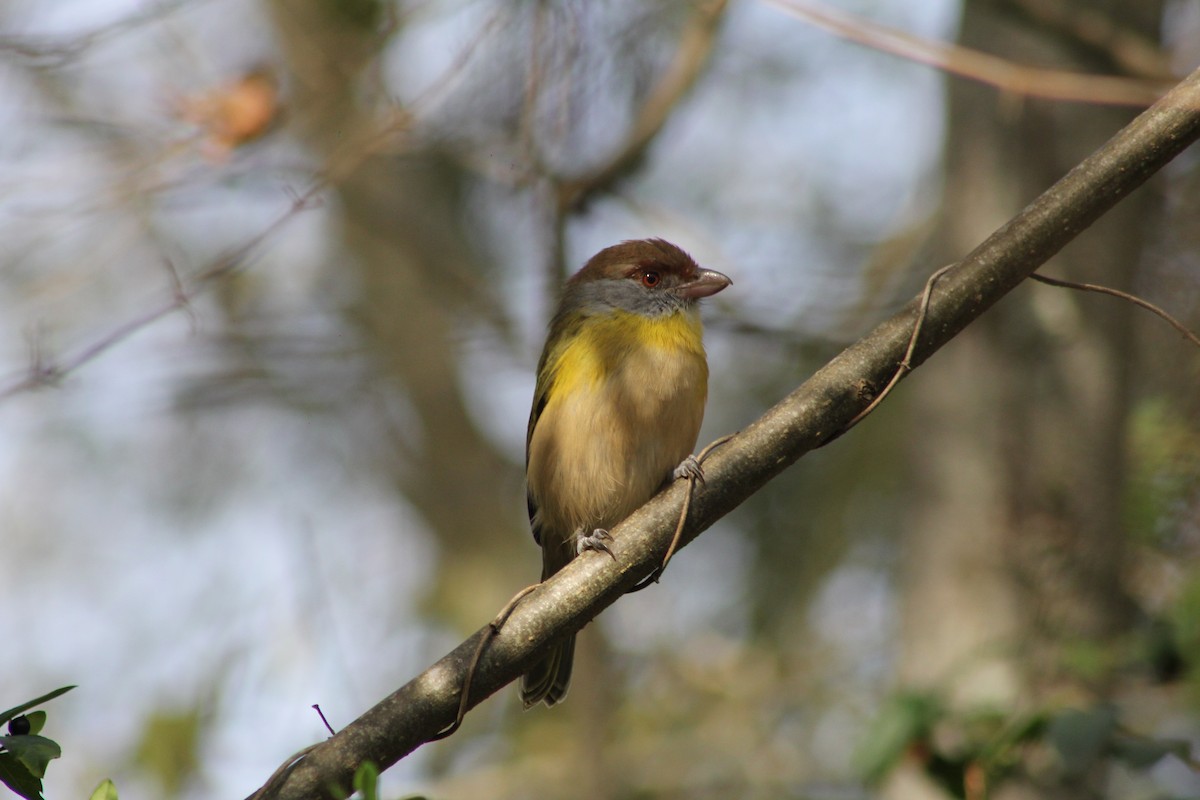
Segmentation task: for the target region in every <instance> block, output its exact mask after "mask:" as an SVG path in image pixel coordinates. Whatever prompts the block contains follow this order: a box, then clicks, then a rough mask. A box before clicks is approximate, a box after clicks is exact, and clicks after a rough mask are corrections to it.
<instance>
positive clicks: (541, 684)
mask: <svg viewBox="0 0 1200 800" xmlns="http://www.w3.org/2000/svg"><path fill="white" fill-rule="evenodd" d="M574 660H575V636H574V634H572V635H571V636H569V637H568V638H567V639H565V640H563V641H562V642H559V643H558V644H556V645H555V646H554V649H553V650H551V651H550V654H549V655H548V656H546V657H545V658H543V659H542V660H541V661H539V662H538V663H537V664H534V666H533V669H531V670H529V672H528V673H526V674H525V676H524V677H523V678H521V702H522V703H524V704H525V708H531V707H533V706H535V705H537V704H538V703H540V702H542V701H545V703H546V705H548V706H552V705H554V704H555V703H557V702H558V701H560V700H562V699H563V698H564V697H566V696H567V687H568V686H570V685H571V664H572V662H574Z"/></svg>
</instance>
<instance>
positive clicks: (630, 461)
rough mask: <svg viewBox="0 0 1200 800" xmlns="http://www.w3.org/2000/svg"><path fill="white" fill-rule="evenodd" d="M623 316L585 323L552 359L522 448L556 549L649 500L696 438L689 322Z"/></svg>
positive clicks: (704, 380)
mask: <svg viewBox="0 0 1200 800" xmlns="http://www.w3.org/2000/svg"><path fill="white" fill-rule="evenodd" d="M627 316H628V317H631V318H632V319H629V318H621V317H618V318H615V319H606V320H603V321H599V322H595V323H593V327H594V328H595V329H594V330H590V331H585V332H583V333H582V334H580V335H579V336H578V337H576V341H575V342H573V343H572V344H571V345H570V346H569V347H567V348H565V349H564V351H563V352H562V353H560V354H559V355H558V364H557V365H556V366H557V371H556V379H555V383H554V386H553V389H552V391H551V393H550V398H549V401H548V402H547V404H546V407H545V408H544V409H543V411H542V414H541V416H540V418H539V419H538V422H537V426H536V428H535V430H534V431H533V435H532V437H531V439H530V442H529V472H528V478H529V490H530V492H531V494H532V495H533V497H534V499H535V500H536V502H537V507H538V515H539V518H540V519H539V522H540V525H541V527H542V530H543V531H544V533H543V535H544V536H546V537H547V538H550V539H555V540H557V541H558V542H562V543H564V544H565V543H567V542H569V541H570V538H571V537H572V535H573V534H574V533H575V532H576V531H579V530H584V531H588V532H590V531H591V530H592V529H593V528H609V527H612V526H613V525H616V524H617V523H618V522H620V521H621V520H622V519H624V518H625V517H627V516H628V515H629V514H630V513H632V512H633V511H634V510H635V509H637V508H638V507H639V506H641V505H642V504H643V503H645V502H646V501H647V500H649V499H650V497H651V496H653V495H654V493H655V492H656V491H657V490H658V489H659V487H660V486H662V484H663V483H664V482H665V481H666V480H667V479H668V478H669V476H670V475H671V472H672V470H673V469H674V468H675V467H676V466H677V465H678V464H679V462H680V461H682V460H683V459H684V458H686V457H687V456H688V455H689V454H690V453H691V452H692V449H693V447H695V444H696V437H697V435H698V434H699V431H700V423H701V421H702V419H703V416H704V403H705V398H706V394H707V384H708V367H707V364H706V362H705V358H704V350H703V347H702V345H701V338H700V323H699V320H698V318H696V317H695V315H694V314H689V313H680V314H676V315H673V316H671V317H668V318H666V319H663V320H647V319H645V318H640V317H634V315H627ZM543 544H544V545H545V544H549V543H548V542H543ZM551 546H553V545H551Z"/></svg>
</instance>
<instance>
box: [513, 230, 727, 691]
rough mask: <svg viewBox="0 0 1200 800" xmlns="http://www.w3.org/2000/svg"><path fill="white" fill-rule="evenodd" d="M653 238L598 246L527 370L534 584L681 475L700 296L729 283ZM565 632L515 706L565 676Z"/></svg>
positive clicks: (570, 649) (700, 391) (689, 439)
mask: <svg viewBox="0 0 1200 800" xmlns="http://www.w3.org/2000/svg"><path fill="white" fill-rule="evenodd" d="M731 283H732V281H731V280H730V279H729V278H728V277H727V276H725V275H723V274H722V273H720V272H717V271H715V270H711V269H704V268H702V267H700V265H699V264H697V263H696V262H695V260H694V259H692V257H691V256H689V255H688V254H687V253H686V252H684V251H683V250H682V249H680V248H679V247H678V246H676V245H674V244H671V243H670V242H667V241H665V240H663V239H657V238H655V239H639V240H631V241H625V242H621V243H620V244H616V245H613V246H611V247H607V248H605V249H603V250H601V251H600V252H599V253H597V254H596V255H594V256H593V257H592V258H591V259H589V260H588V261H587V263H586V264H584V266H583V268H582V269H580V270H579V271H578V272H576V273H575V274H574V275H573V276H572V277H571V278H570V279H569V280H568V281H567V282H566V283H565V285H564V286H563V290H562V296H561V299H560V301H559V304H558V308H557V310H556V312H555V313H554V315H553V316H552V318H551V320H550V324H549V332H548V335H547V338H546V344H545V347H544V348H543V350H542V355H541V358H540V359H539V361H538V367H537V383H536V387H535V389H534V395H533V407H532V409H531V411H530V414H529V427H528V429H527V432H526V439H525V445H526V446H525V475H526V490H527V491H526V495H527V500H528V506H529V522H530V527H531V529H532V532H533V538H534V541H535V542H537V543H538V544H539V545H540V546H541V549H542V580H546V579H547V578H549V577H550V576H551V575H553V574H554V573H556V572H558V571H559V570H560V569H562V568H563V567H564V566H566V564H567V563H568V562H570V561H571V560H572V559H573V558H575V557H576V556H577V555H580V554H582V553H584V552H586V551H588V550H598V551H601V552H605V553H608V554H609V555H610V556H611V555H612V549H611V548H610V546H609V544H608V543H609V542H610V541H612V537H611V535H610V534H609V532H608V531H609V529H610V528H611V527H613V526H614V525H616V524H617V523H618V522H620V521H621V520H623V519H625V517H627V516H629V515H630V514H631V513H633V511H635V510H636V509H637V508H638V507H640V506H641V505H643V504H644V503H645V502H646V501H647V500H649V499H650V498H651V497H653V496H654V495H655V494H656V493H657V492H658V490H659V489H661V488H662V487H663V486H664V485H666V484H667V483H669V482H671V481H672V480H675V479H677V478H681V477H687V476H689V475H696V476H699V475H700V467H699V464H698V462H697V461H696V459H695V458H694V457H693V456H692V449H693V448H694V447H695V445H696V437H697V436H698V435H699V433H700V423H701V421H702V420H703V418H704V406H705V402H706V400H707V397H708V361H707V359H706V357H705V352H704V343H703V328H702V325H701V322H700V313H699V301H700V299H701V298H704V297H709V296H711V295H714V294H716V293H717V292H720V291H721V290H723V289H725V288H726V287H727V286H729V285H730V284H731ZM574 652H575V637H574V636H573V635H572V636H570V637H569V638H567V639H565V640H563V641H562V642H559V643H558V644H556V645H555V646H554V647H553V649H552V650H551V651H550V652H549V654H548V655H546V656H545V657H544V658H542V659H541V660H540V661H539V662H537V663H536V664H535V665H534V667H533V668H532V669H531V670H530V671H529V672H528V673H527V674H526V675H525V676H524V677H523V678H522V679H521V687H520V693H521V699H522V702H523V703H524V706H525V708H527V709H528V708H531V707H533V706H535V705H537V704H538V703H540V702H545V704H546V705H548V706H552V705H554V704H556V703H558V702H560V701H561V700H562V699H563V697H564V696H565V695H566V692H567V688H568V686H569V684H570V680H571V665H572V661H573V657H574Z"/></svg>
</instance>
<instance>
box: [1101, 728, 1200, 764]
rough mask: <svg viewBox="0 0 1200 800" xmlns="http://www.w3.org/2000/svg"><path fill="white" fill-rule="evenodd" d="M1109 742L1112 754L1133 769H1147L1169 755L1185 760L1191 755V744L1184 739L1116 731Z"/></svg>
mask: <svg viewBox="0 0 1200 800" xmlns="http://www.w3.org/2000/svg"><path fill="white" fill-rule="evenodd" d="M1110 744H1111V747H1112V754H1113V756H1115V757H1116V758H1118V759H1120V760H1121V761H1124V762H1125V763H1126V764H1128V765H1129V766H1131V767H1133V768H1134V769H1147V768H1149V767H1152V766H1154V765H1155V764H1157V763H1158V762H1159V761H1161V760H1162V759H1163V757H1164V756H1170V755H1174V756H1178V757H1179V759H1180V760H1182V761H1184V762H1187V761H1188V759H1190V758H1191V755H1192V745H1191V743H1190V742H1188V741H1187V740H1186V739H1149V738H1146V737H1143V736H1133V735H1131V734H1128V733H1118V734H1116V735H1115V736H1113V737H1112V741H1111V743H1110Z"/></svg>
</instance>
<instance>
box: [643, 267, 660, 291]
mask: <svg viewBox="0 0 1200 800" xmlns="http://www.w3.org/2000/svg"><path fill="white" fill-rule="evenodd" d="M661 280H662V276H661V275H659V274H658V273H657V272H654V271H653V270H650V271H647V272H643V273H642V286H645V287H646V288H648V289H653V288H654V287H655V286H658V283H659V281H661Z"/></svg>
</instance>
